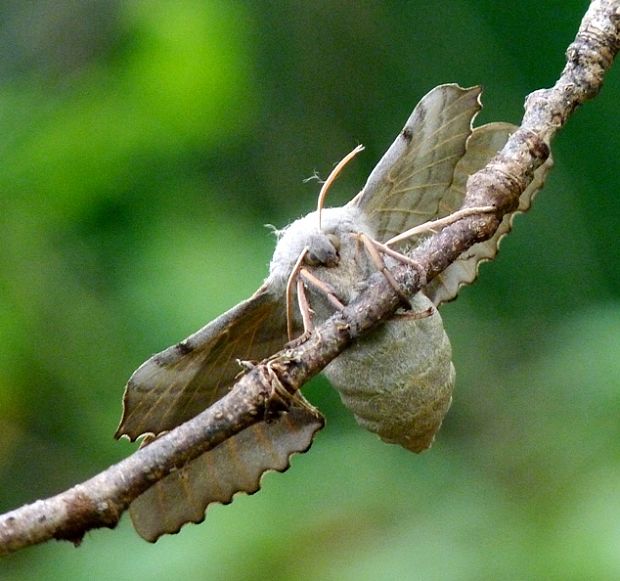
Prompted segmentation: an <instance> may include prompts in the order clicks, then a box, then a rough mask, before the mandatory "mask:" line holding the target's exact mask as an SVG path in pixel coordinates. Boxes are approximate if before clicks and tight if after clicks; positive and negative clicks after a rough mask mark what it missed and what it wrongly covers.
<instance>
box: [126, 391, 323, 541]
mask: <svg viewBox="0 0 620 581" xmlns="http://www.w3.org/2000/svg"><path fill="white" fill-rule="evenodd" d="M299 397H300V398H301V400H300V402H299V403H298V404H297V405H293V406H292V407H291V408H290V411H289V412H288V413H284V414H281V415H280V416H279V417H278V418H277V419H276V420H274V421H273V423H265V422H260V423H259V424H254V425H253V426H250V427H249V428H246V429H245V430H243V431H242V432H240V433H239V434H236V435H235V436H233V437H232V438H229V439H228V440H226V441H225V442H222V444H220V445H219V446H216V447H215V448H213V449H212V450H209V451H207V452H205V453H204V454H202V455H201V456H199V457H198V458H195V459H194V460H192V461H191V462H189V463H188V464H187V465H186V466H184V467H183V468H180V469H179V470H176V471H173V472H171V473H170V474H169V475H168V476H166V477H165V478H163V479H162V480H160V481H159V482H157V483H155V484H154V485H153V486H152V487H151V488H149V489H148V490H147V491H145V492H144V493H143V494H142V495H141V496H139V497H138V498H137V499H135V500H134V501H133V502H132V504H131V506H130V507H129V513H130V517H131V520H132V523H133V525H134V528H135V529H136V531H137V532H138V534H139V535H140V536H141V537H143V538H144V539H145V540H147V541H149V542H155V541H156V540H157V539H158V538H159V537H160V536H162V535H164V534H177V533H178V532H179V531H180V530H181V529H182V528H183V526H184V525H185V524H188V523H190V522H191V523H195V524H199V523H201V522H202V521H204V519H205V518H206V513H207V510H208V507H209V506H210V505H212V504H216V503H219V504H223V505H226V504H230V503H231V502H232V501H233V500H234V497H235V496H236V495H237V494H239V493H246V494H249V495H252V494H255V493H256V492H258V491H259V490H260V488H261V486H262V479H263V477H264V475H265V474H266V473H268V472H280V473H283V472H286V471H287V470H288V469H289V468H290V466H291V458H292V457H293V456H294V455H296V454H303V453H305V452H307V451H308V450H309V449H310V447H311V446H312V443H313V441H314V437H315V435H316V433H317V432H319V431H320V430H321V429H322V428H323V426H324V425H325V419H324V417H323V415H322V414H321V413H320V412H319V411H318V410H317V409H316V408H314V407H313V406H312V405H311V404H310V403H308V402H307V400H305V398H303V396H301V394H299ZM293 415H294V416H295V417H293ZM287 417H288V421H286V420H285V418H287ZM291 421H292V422H293V427H295V425H296V429H292V428H291V425H290V424H291ZM270 426H271V432H273V433H271V434H269V433H268V432H266V431H265V430H264V428H265V427H266V428H269V427H270ZM274 428H279V429H274ZM261 431H262V435H261V436H260V437H258V438H257V434H258V433H260V432H261ZM269 436H271V440H272V446H279V447H280V448H281V450H280V451H279V453H275V454H274V456H273V457H272V458H271V460H272V461H271V463H270V465H267V462H266V460H267V457H266V456H264V455H261V454H260V451H258V452H257V446H256V445H254V446H252V445H251V444H252V441H253V440H258V441H259V442H261V441H262V444H263V446H264V445H265V438H267V439H268V438H269ZM244 440H249V442H248V441H244ZM235 449H237V450H239V451H240V452H241V455H242V456H243V454H244V453H245V454H246V455H249V456H251V457H252V459H253V460H254V461H255V462H256V464H255V466H254V467H253V469H252V468H251V469H250V470H251V474H250V475H249V477H248V476H247V475H246V476H245V478H246V480H245V482H243V483H242V484H241V483H238V482H237V480H236V479H235V477H237V476H239V474H240V473H241V472H243V469H244V468H245V466H243V468H240V466H237V467H236V469H237V472H236V473H235V474H233V477H232V482H230V483H228V485H229V488H228V490H224V489H223V488H221V489H220V494H219V496H218V495H213V494H211V497H210V498H207V499H204V498H203V499H197V498H196V497H192V496H193V495H189V496H185V497H183V496H181V495H180V494H176V495H175V492H176V493H179V492H180V491H184V492H186V493H187V492H191V490H192V488H191V487H192V486H193V487H198V488H199V489H202V491H203V493H205V491H206V490H208V489H206V486H208V485H209V483H208V482H207V483H206V485H205V483H204V479H205V478H208V476H210V475H211V474H210V473H213V472H214V471H215V472H217V471H218V470H221V469H222V468H224V469H226V468H227V467H229V466H231V465H232V466H233V467H234V466H235V462H234V461H233V460H232V458H233V454H234V450H235ZM261 460H262V462H261ZM218 462H219V464H222V465H223V466H220V467H219V468H218V466H217V464H218ZM209 464H211V466H209ZM209 468H211V470H209ZM217 476H221V474H219V475H217V474H216V478H217ZM218 486H219V484H216V485H215V488H217V487H218ZM225 486H226V482H225V483H224V487H225ZM212 487H213V485H212ZM222 491H223V492H222ZM192 501H193V502H192ZM168 502H171V503H174V506H173V509H174V510H176V511H181V514H176V515H173V516H170V513H171V511H169V510H168V509H167V508H166V506H167V505H166V503H168Z"/></svg>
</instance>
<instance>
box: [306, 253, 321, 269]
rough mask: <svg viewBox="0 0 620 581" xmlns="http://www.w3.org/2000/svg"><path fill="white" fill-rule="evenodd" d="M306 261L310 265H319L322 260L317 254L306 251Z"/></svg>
mask: <svg viewBox="0 0 620 581" xmlns="http://www.w3.org/2000/svg"><path fill="white" fill-rule="evenodd" d="M304 262H305V263H306V264H307V265H308V266H319V265H320V264H321V261H320V260H319V259H318V257H317V255H316V254H314V253H312V252H306V256H304Z"/></svg>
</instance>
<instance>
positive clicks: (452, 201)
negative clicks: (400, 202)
mask: <svg viewBox="0 0 620 581" xmlns="http://www.w3.org/2000/svg"><path fill="white" fill-rule="evenodd" d="M516 129H517V128H516V127H515V126H514V125H511V124H510V123H489V124H487V125H483V126H481V127H477V128H476V129H474V131H473V132H472V135H471V137H470V138H469V141H468V142H467V151H466V153H465V155H464V156H463V157H462V159H461V160H460V161H459V163H458V164H457V166H456V168H455V171H454V180H453V184H452V187H451V188H450V190H449V192H448V193H447V194H446V196H445V197H444V198H443V199H442V201H441V204H440V208H439V216H446V215H448V214H451V213H452V212H454V211H456V210H458V209H459V208H460V207H461V206H462V204H463V201H464V199H465V192H466V187H467V178H468V177H469V176H470V175H471V174H473V173H475V172H477V171H478V170H480V169H482V168H483V167H484V166H485V165H486V164H487V163H488V162H489V161H490V160H491V158H492V157H493V156H494V155H495V154H496V153H497V152H498V151H499V150H500V149H501V148H502V147H503V146H504V144H505V143H506V141H507V140H508V137H509V136H510V134H511V133H514V131H516ZM552 166H553V161H552V159H551V157H549V159H548V160H547V161H546V162H545V163H544V164H543V165H542V166H541V167H539V168H538V169H537V170H536V171H535V172H534V179H533V180H532V183H531V184H530V185H529V186H528V188H527V189H526V190H525V191H524V192H523V193H522V194H521V196H520V197H519V206H518V208H517V210H515V211H514V212H512V213H510V214H506V215H505V216H504V218H503V220H502V222H501V224H500V226H499V228H498V229H497V232H496V233H495V234H494V235H493V237H492V238H490V239H489V240H485V241H484V242H480V243H478V244H474V245H473V246H472V247H471V248H469V250H467V251H466V252H464V253H463V254H462V255H461V256H460V257H459V258H458V259H457V260H456V261H455V262H453V263H452V264H451V265H450V266H449V267H448V268H446V270H444V271H443V272H442V273H441V274H440V275H438V276H437V277H435V278H434V279H433V280H432V281H431V282H430V284H428V285H427V286H426V288H425V289H424V292H425V293H426V294H427V295H428V297H429V298H430V299H431V300H432V301H433V303H435V305H439V304H441V303H443V302H446V301H449V300H452V299H453V298H454V297H456V295H457V293H458V291H459V288H460V287H461V286H463V285H465V284H471V283H472V282H474V280H475V279H476V277H477V276H478V267H479V265H480V262H482V261H486V260H493V259H494V258H495V256H496V254H497V252H498V249H499V243H500V241H501V240H502V238H503V237H504V236H506V234H508V233H509V232H510V230H511V229H512V221H513V219H514V217H515V215H516V214H519V213H521V212H526V211H527V210H529V209H530V206H531V204H532V200H533V199H534V196H535V195H536V193H537V192H538V190H540V188H542V186H543V184H544V181H545V178H546V175H547V172H548V171H549V170H550V169H551V167H552Z"/></svg>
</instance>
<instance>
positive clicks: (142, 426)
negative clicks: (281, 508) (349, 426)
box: [116, 84, 550, 541]
mask: <svg viewBox="0 0 620 581" xmlns="http://www.w3.org/2000/svg"><path fill="white" fill-rule="evenodd" d="M480 92H481V90H480V88H479V87H473V88H469V89H463V88H461V87H459V86H458V85H454V84H448V85H441V86H439V87H436V88H435V89H433V90H432V91H430V92H429V93H428V94H427V95H426V96H425V97H424V98H423V99H422V100H421V101H420V103H419V104H418V105H417V106H416V108H415V109H414V111H413V113H412V114H411V116H410V117H409V119H408V121H407V123H406V125H405V127H404V129H403V130H402V132H401V133H400V134H399V136H398V137H397V138H396V140H395V142H394V143H393V144H392V146H391V147H390V148H389V149H388V151H387V152H386V154H385V155H384V156H383V158H382V159H381V160H380V162H379V164H378V165H377V166H376V168H375V169H374V170H373V172H372V173H371V175H370V177H369V178H368V180H367V182H366V185H365V186H364V188H363V189H362V190H361V192H360V193H359V194H358V195H357V196H355V197H354V198H353V199H352V200H351V201H350V202H349V203H348V204H346V205H345V206H343V207H339V208H326V209H322V208H321V202H320V203H319V209H318V210H317V211H315V212H312V213H310V214H308V215H306V216H304V217H303V218H300V219H299V220H296V221H295V222H293V223H292V224H290V225H289V226H288V227H286V228H285V229H284V230H282V231H280V232H279V233H278V242H277V245H276V249H275V252H274V255H273V258H272V260H271V263H270V268H269V275H268V277H267V278H266V280H265V281H264V283H263V284H262V286H261V287H260V288H259V289H258V290H257V291H256V293H254V295H252V296H251V297H250V298H249V299H247V300H246V301H243V302H242V303H240V304H238V305H236V306H235V307H233V308H232V309H231V310H229V311H228V312H226V313H224V314H223V315H221V316H220V317H218V318H217V319H215V320H214V321H212V322H211V323H209V324H208V325H206V326H205V327H203V328H202V329H201V330H199V331H198V332H196V333H194V334H193V335H191V336H190V337H188V338H187V339H185V340H183V341H181V342H180V343H178V344H176V345H173V346H171V347H169V348H167V349H165V350H164V351H162V352H161V353H159V354H157V355H155V356H153V357H151V358H150V359H149V360H148V361H146V362H145V363H144V364H142V365H141V366H140V367H139V368H138V369H137V370H136V372H135V373H134V374H133V375H132V377H131V378H130V380H129V382H128V384H127V387H126V390H125V395H124V400H123V403H124V406H123V407H124V411H123V418H122V420H121V424H120V426H119V428H118V431H117V433H116V436H117V437H120V436H123V435H124V436H127V437H128V438H130V439H131V440H135V439H137V438H138V437H140V436H143V435H147V436H149V437H156V436H157V435H159V434H161V433H162V432H165V431H168V430H171V429H173V428H174V427H175V426H177V425H179V424H180V423H182V422H184V421H186V420H188V419H190V418H192V417H194V416H195V415H196V414H198V413H199V412H201V411H202V410H203V409H205V408H206V407H208V406H209V405H211V404H212V403H213V402H215V401H217V400H218V399H220V398H221V397H223V396H224V395H225V394H227V393H228V391H229V390H230V387H231V386H232V384H233V382H234V378H235V377H236V376H237V375H238V373H239V371H240V368H239V365H238V363H237V362H238V360H250V361H252V360H262V359H264V358H267V357H269V356H270V355H272V354H274V353H276V352H277V351H279V350H281V349H282V348H283V347H284V346H285V345H286V344H287V343H288V341H289V340H290V339H292V338H295V337H299V336H301V337H302V338H303V337H305V335H307V334H308V333H310V332H311V331H312V328H313V326H314V325H315V324H316V323H317V322H321V321H323V320H325V319H326V318H327V317H329V316H330V315H331V314H332V313H333V311H334V309H338V308H341V306H342V305H344V304H347V303H349V302H350V301H351V300H353V299H354V298H355V297H356V296H357V295H358V294H359V293H360V292H361V291H362V290H363V288H364V284H365V282H366V280H367V279H368V277H369V276H370V274H372V273H373V272H375V271H377V270H379V271H381V272H383V274H384V275H385V276H386V277H387V278H388V280H390V279H391V281H392V283H393V284H396V283H395V282H394V281H393V278H392V277H391V274H390V269H391V268H392V267H393V266H395V265H396V264H398V263H399V262H407V261H410V259H409V258H408V257H407V249H408V248H410V247H414V246H416V245H418V244H420V243H421V242H422V241H423V239H424V237H425V236H427V235H428V233H429V231H430V229H431V228H432V227H436V228H439V227H442V226H443V225H445V224H446V223H449V222H453V221H455V220H457V219H459V218H460V217H462V216H464V215H468V214H471V213H475V212H478V213H480V212H490V211H493V208H489V207H484V208H465V209H463V208H462V205H463V201H464V197H465V184H466V180H467V177H468V176H469V175H470V174H472V173H474V172H475V171H477V170H478V169H480V168H482V167H483V166H484V165H485V164H486V163H487V162H488V161H489V159H490V158H491V157H492V156H493V155H494V154H495V153H496V152H497V151H498V150H499V149H500V148H501V147H502V146H503V144H504V143H505V141H506V139H507V138H508V136H509V134H510V133H511V132H512V131H514V129H515V128H514V127H513V126H512V125H509V124H505V123H492V124H488V125H484V126H481V127H479V128H476V129H472V124H473V120H474V118H475V116H476V114H477V112H478V111H479V110H480V108H481V105H480V100H479V96H480ZM549 165H550V163H548V164H545V165H544V166H543V167H541V168H539V170H538V171H537V173H536V176H535V179H534V181H533V183H532V184H531V185H530V187H529V188H528V189H527V190H526V191H525V192H524V193H523V194H522V196H521V198H520V204H519V208H518V210H517V211H525V210H527V209H528V208H529V205H530V203H531V199H532V197H533V195H534V193H535V192H536V191H537V190H538V189H539V188H540V187H541V186H542V182H543V179H544V175H545V173H546V171H547V169H548V167H549ZM339 169H340V168H338V170H339ZM338 170H337V171H338ZM337 171H336V172H335V173H334V177H335V175H336V174H337ZM328 181H331V180H328ZM322 197H323V196H321V198H320V199H321V200H322ZM511 222H512V215H509V216H506V217H505V218H504V220H503V221H502V223H501V225H500V227H499V229H498V231H497V233H496V234H495V236H494V237H493V238H491V239H490V240H487V241H485V242H481V243H478V244H476V245H474V246H472V247H471V248H470V249H469V250H468V251H467V252H466V253H464V255H462V256H461V257H459V259H458V260H456V261H455V262H454V263H453V264H451V265H450V266H449V267H448V268H447V269H446V270H445V271H444V272H443V273H442V274H441V275H439V276H437V277H435V278H434V279H433V280H432V281H430V282H429V283H428V284H427V285H426V287H425V288H424V289H423V291H421V292H419V293H417V294H416V295H415V296H413V297H407V296H402V301H403V307H404V309H403V310H402V312H399V313H397V314H396V315H395V316H394V317H393V318H391V319H390V320H388V321H386V322H385V323H384V324H382V325H381V326H379V327H378V328H376V329H374V330H372V331H371V332H370V333H368V334H367V335H365V336H364V337H362V338H360V339H359V340H357V341H356V342H355V343H354V344H353V345H351V346H350V347H349V348H348V349H347V350H345V351H344V352H343V353H341V354H340V355H339V356H338V357H337V358H336V359H335V360H334V361H332V362H331V363H330V364H329V365H328V366H327V368H326V369H325V374H326V375H327V377H328V378H329V379H330V380H331V381H332V383H333V385H334V386H335V387H336V388H337V389H338V391H339V393H340V395H341V398H342V400H343V402H344V403H345V405H346V406H347V407H349V408H350V409H351V410H352V412H353V413H354V415H355V417H356V419H357V421H358V422H359V423H360V424H361V425H362V426H364V427H365V428H367V429H369V430H371V431H373V432H375V433H377V434H378V435H379V436H380V437H381V438H382V439H384V440H385V441H387V442H391V443H398V444H401V445H402V446H404V447H405V448H407V449H409V450H412V451H415V452H420V451H422V450H424V449H426V448H428V447H429V446H430V445H431V443H432V441H433V439H434V435H435V433H436V432H437V430H438V429H439V426H440V425H441V422H442V419H443V417H444V415H445V413H446V412H447V410H448V407H449V405H450V402H451V397H452V395H451V394H452V388H453V385H454V368H453V366H452V362H451V348H450V343H449V340H448V338H447V336H446V334H445V332H444V329H443V324H442V321H441V318H440V316H439V313H438V312H437V306H439V304H441V303H442V302H445V301H448V300H451V299H452V298H454V297H455V296H456V294H457V292H458V289H459V287H460V286H461V285H463V284H468V283H471V282H473V280H474V279H475V278H476V276H477V268H478V264H479V262H480V261H481V260H490V259H492V258H493V257H494V256H495V254H496V252H497V247H498V243H499V240H500V238H501V237H502V236H504V235H505V234H506V233H507V232H508V231H509V230H510V227H511ZM428 223H430V225H429V224H428ZM397 290H398V289H397ZM399 292H401V291H399ZM401 294H402V292H401ZM297 305H298V306H297ZM322 426H323V418H322V416H321V414H320V413H319V412H318V411H317V410H316V409H315V408H313V407H312V406H311V405H310V403H309V402H307V400H306V399H305V398H304V397H303V396H302V395H301V394H300V393H295V394H294V395H293V396H292V398H291V401H290V404H289V406H288V409H287V410H286V411H284V412H282V413H279V414H276V415H275V416H274V417H266V418H265V420H264V421H259V422H257V423H256V424H253V425H252V426H250V427H248V428H246V429H244V430H243V431H242V432H240V433H238V434H237V435H235V436H234V437H232V438H229V439H228V440H226V441H225V442H223V443H222V444H220V445H219V446H217V447H215V448H214V449H212V450H209V451H207V452H205V453H204V454H202V455H201V456H199V457H198V458H196V459H195V460H192V461H190V462H189V463H188V464H187V465H185V466H183V467H182V468H180V469H178V470H176V471H174V472H172V473H170V474H169V475H168V476H166V477H165V478H164V479H162V480H160V481H159V482H157V483H156V484H155V485H154V486H152V487H151V488H150V489H148V490H147V491H146V492H145V493H144V494H142V495H141V496H140V497H139V498H138V499H136V500H135V501H134V502H133V503H132V505H131V507H130V512H131V516H132V520H133V522H134V525H135V527H136V529H137V530H138V532H139V533H140V534H141V535H142V536H143V537H144V538H146V539H147V540H150V541H154V540H156V539H157V538H158V537H159V536H160V535H162V534H164V533H173V532H177V531H178V530H179V529H180V527H181V526H182V525H183V524H184V523H186V522H190V521H191V522H200V521H202V520H203V518H204V513H205V509H206V507H207V505H208V504H209V503H211V502H216V501H218V502H222V503H227V502H230V501H231V500H232V497H233V495H234V494H235V493H236V492H239V491H244V492H249V493H251V492H255V491H256V490H258V488H259V485H260V478H261V475H262V474H263V473H264V472H265V471H267V470H278V471H283V470H285V469H286V468H288V465H289V458H290V456H291V454H293V453H295V452H304V451H306V450H307V449H308V448H309V446H310V444H311V442H312V438H313V436H314V434H315V433H316V432H317V431H318V430H319V429H321V428H322Z"/></svg>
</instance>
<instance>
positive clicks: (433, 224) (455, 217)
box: [385, 206, 497, 246]
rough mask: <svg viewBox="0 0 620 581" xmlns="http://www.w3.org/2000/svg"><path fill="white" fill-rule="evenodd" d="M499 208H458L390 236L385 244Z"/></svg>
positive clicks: (492, 211) (433, 230)
mask: <svg viewBox="0 0 620 581" xmlns="http://www.w3.org/2000/svg"><path fill="white" fill-rule="evenodd" d="M496 211H497V208H495V207H493V206H479V207H477V208H462V209H461V210H457V211H456V212H453V213H452V214H450V215H449V216H446V217H445V218H439V219H438V220H431V221H430V222H424V224H420V225H419V226H415V227H414V228H410V229H409V230H406V231H405V232H402V233H401V234H399V235H398V236H394V238H390V239H389V240H388V241H387V242H386V243H385V244H386V246H389V245H390V244H396V243H397V242H402V241H403V240H407V239H408V238H412V237H413V236H418V235H419V234H424V233H426V232H436V231H437V229H441V228H445V227H446V226H449V225H450V224H454V222H458V221H459V220H460V219H461V218H466V217H467V216H473V215H475V214H488V213H495V212H496Z"/></svg>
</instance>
